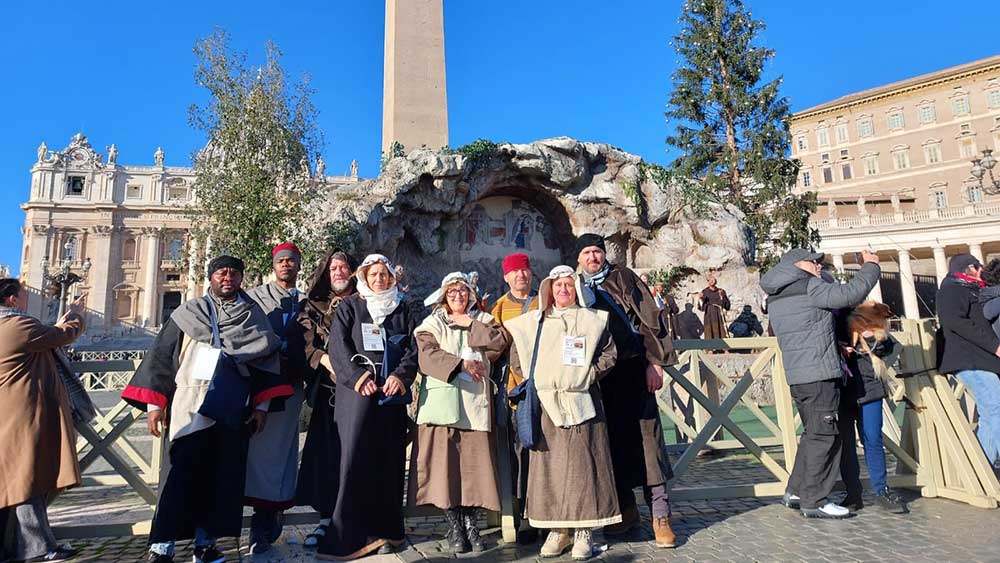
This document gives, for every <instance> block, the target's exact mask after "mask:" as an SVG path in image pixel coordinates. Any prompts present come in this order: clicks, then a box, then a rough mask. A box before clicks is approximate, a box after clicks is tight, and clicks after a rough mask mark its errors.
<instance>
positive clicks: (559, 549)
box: [539, 530, 570, 557]
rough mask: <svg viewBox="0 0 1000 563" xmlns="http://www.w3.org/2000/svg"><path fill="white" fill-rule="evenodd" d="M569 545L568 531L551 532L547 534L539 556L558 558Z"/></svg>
mask: <svg viewBox="0 0 1000 563" xmlns="http://www.w3.org/2000/svg"><path fill="white" fill-rule="evenodd" d="M569 544H570V539H569V531H568V530H552V531H551V532H549V535H548V537H546V538H545V543H543V544H542V549H541V551H540V552H539V555H541V556H542V557H559V556H560V555H562V553H563V552H564V551H566V548H567V547H569Z"/></svg>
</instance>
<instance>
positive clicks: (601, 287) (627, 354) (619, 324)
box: [577, 234, 677, 547]
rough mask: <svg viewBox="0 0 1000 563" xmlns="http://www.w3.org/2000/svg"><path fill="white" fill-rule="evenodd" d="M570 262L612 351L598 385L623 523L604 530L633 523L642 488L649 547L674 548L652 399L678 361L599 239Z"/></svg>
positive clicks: (645, 301) (663, 330) (651, 303)
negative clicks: (603, 320) (637, 490)
mask: <svg viewBox="0 0 1000 563" xmlns="http://www.w3.org/2000/svg"><path fill="white" fill-rule="evenodd" d="M577 260H578V262H579V272H580V282H581V290H582V294H583V295H582V297H583V300H584V303H585V304H586V305H587V307H590V308H594V309H600V310H603V311H607V312H608V313H609V315H608V317H609V319H608V326H609V328H610V330H611V336H612V337H613V338H614V340H615V346H616V347H617V349H618V359H617V361H616V363H615V367H614V368H613V369H612V370H611V372H610V373H609V374H608V375H607V376H606V377H605V378H604V379H602V380H601V383H600V385H601V393H602V395H603V397H602V399H603V403H604V409H605V413H606V415H607V421H608V437H609V441H610V442H611V452H612V456H611V457H612V465H613V466H614V473H615V488H616V489H617V490H618V504H619V506H620V507H621V511H622V522H621V524H615V525H613V526H607V527H605V528H604V533H605V534H608V535H620V534H624V533H627V532H628V531H629V530H631V529H632V528H634V527H636V526H638V525H639V511H638V507H637V506H636V502H635V495H634V493H633V492H632V489H633V488H634V487H637V486H642V487H643V493H644V495H645V497H646V503H647V504H648V505H649V506H650V512H651V513H652V520H653V532H654V534H655V536H656V545H657V546H658V547H674V546H675V545H676V538H675V536H674V532H673V530H672V529H671V527H670V502H669V499H668V496H667V481H668V480H669V479H670V478H671V477H673V470H672V468H671V466H670V459H669V457H667V450H666V444H665V443H664V441H663V428H662V424H661V422H660V411H659V409H658V408H657V404H656V395H655V393H656V392H657V391H658V390H659V389H660V388H661V387H662V386H663V366H668V365H672V364H673V363H675V362H676V360H677V355H676V353H675V352H674V348H673V344H672V343H671V341H670V333H669V330H668V329H667V327H666V326H664V324H663V322H662V317H661V316H660V311H659V309H658V308H657V306H656V302H655V300H654V299H653V295H652V294H651V293H650V291H649V288H648V287H647V286H646V284H644V283H642V281H641V280H640V279H639V276H638V275H636V273H635V272H633V271H632V270H630V269H628V268H626V267H624V266H617V265H614V264H611V263H609V262H608V261H607V259H606V251H605V247H604V238H603V237H601V236H599V235H594V234H585V235H582V236H580V238H579V239H577Z"/></svg>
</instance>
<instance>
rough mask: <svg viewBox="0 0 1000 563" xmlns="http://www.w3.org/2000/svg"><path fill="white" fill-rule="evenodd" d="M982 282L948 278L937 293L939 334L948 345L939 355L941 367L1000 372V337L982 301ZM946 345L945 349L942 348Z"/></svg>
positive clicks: (953, 370)
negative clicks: (995, 332)
mask: <svg viewBox="0 0 1000 563" xmlns="http://www.w3.org/2000/svg"><path fill="white" fill-rule="evenodd" d="M979 289H980V288H979V285H977V284H976V283H974V282H970V281H966V280H963V279H961V278H957V277H955V276H953V275H950V276H948V277H947V278H945V280H944V282H942V283H941V289H939V290H938V293H937V310H938V319H939V320H940V322H941V330H940V331H938V336H939V337H941V338H942V339H943V341H944V345H943V347H942V346H940V345H939V346H938V350H939V351H941V353H940V354H939V357H938V371H939V372H941V373H951V374H954V373H957V372H959V371H963V370H983V371H989V372H993V373H1000V358H998V357H997V356H996V350H997V347H998V346H1000V338H997V335H996V334H994V333H993V327H991V326H990V323H989V321H987V320H986V317H984V316H983V306H982V304H981V303H979ZM942 348H943V349H942Z"/></svg>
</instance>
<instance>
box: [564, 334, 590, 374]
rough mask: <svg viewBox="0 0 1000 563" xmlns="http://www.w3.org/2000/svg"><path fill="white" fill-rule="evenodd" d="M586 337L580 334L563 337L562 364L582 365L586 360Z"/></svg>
mask: <svg viewBox="0 0 1000 563" xmlns="http://www.w3.org/2000/svg"><path fill="white" fill-rule="evenodd" d="M586 351H587V339H586V338H584V337H582V336H564V337H563V365H564V366H576V367H583V365H584V362H586V361H587V360H586V357H585V355H584V353H585V352H586Z"/></svg>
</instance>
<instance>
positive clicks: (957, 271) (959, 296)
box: [937, 254, 1000, 464]
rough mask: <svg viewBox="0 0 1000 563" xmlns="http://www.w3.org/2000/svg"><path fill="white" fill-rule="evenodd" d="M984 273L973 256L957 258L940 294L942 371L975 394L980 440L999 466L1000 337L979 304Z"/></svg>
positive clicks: (988, 456) (962, 255) (950, 265)
mask: <svg viewBox="0 0 1000 563" xmlns="http://www.w3.org/2000/svg"><path fill="white" fill-rule="evenodd" d="M982 272H983V265H982V264H981V263H980V262H979V260H978V259H977V258H976V257H974V256H972V255H971V254H959V255H957V256H954V257H952V259H951V262H950V263H949V264H948V277H947V278H945V280H944V282H942V283H941V289H939V290H938V294H937V309H938V319H939V320H940V322H941V330H940V331H939V336H940V337H941V338H942V339H943V341H944V346H943V350H942V353H941V357H940V358H939V359H938V371H939V372H941V373H950V374H952V375H954V376H955V377H957V378H958V380H959V381H961V382H962V383H964V384H965V386H966V387H967V388H968V389H969V391H970V392H971V393H972V396H973V398H974V399H975V400H976V407H977V410H978V411H979V429H978V430H977V431H976V436H977V437H978V438H979V443H980V444H981V445H982V447H983V451H984V452H985V453H986V459H988V460H989V461H990V463H994V464H995V463H997V462H998V460H1000V379H997V374H998V373H1000V338H998V337H997V335H996V334H994V332H993V327H991V326H990V323H989V321H987V320H986V317H984V316H983V308H982V304H981V303H979V292H980V290H981V289H982V288H983V287H984V286H985V285H986V284H985V283H984V282H983V280H982ZM939 350H941V348H940V347H939Z"/></svg>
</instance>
